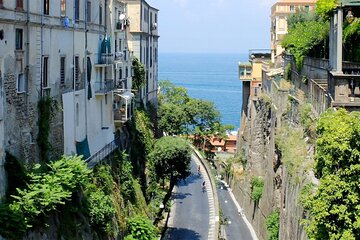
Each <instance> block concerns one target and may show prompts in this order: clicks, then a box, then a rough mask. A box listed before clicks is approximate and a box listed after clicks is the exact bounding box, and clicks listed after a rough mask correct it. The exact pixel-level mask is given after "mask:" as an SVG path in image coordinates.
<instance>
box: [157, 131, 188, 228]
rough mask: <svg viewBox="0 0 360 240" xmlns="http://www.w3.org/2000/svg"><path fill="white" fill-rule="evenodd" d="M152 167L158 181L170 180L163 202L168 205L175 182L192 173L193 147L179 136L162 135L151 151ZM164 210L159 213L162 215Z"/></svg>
mask: <svg viewBox="0 0 360 240" xmlns="http://www.w3.org/2000/svg"><path fill="white" fill-rule="evenodd" d="M150 159H151V168H152V170H153V171H154V172H155V173H156V174H155V176H156V178H157V179H153V181H154V180H155V181H158V180H160V179H163V180H165V179H167V180H169V189H168V191H167V193H166V195H165V197H164V200H163V204H164V205H166V203H167V202H168V200H169V199H170V196H171V192H172V190H173V188H174V186H175V184H176V183H177V182H178V181H179V180H181V179H185V178H186V177H188V176H189V175H190V173H191V172H190V161H191V149H190V147H189V145H188V143H187V142H186V141H185V140H183V139H181V138H178V137H172V136H168V137H162V138H160V139H159V140H158V141H157V142H156V143H155V146H154V149H153V151H152V152H151V153H150ZM161 214H162V210H160V212H159V214H158V218H157V219H156V220H155V223H156V222H157V221H158V219H159V216H161Z"/></svg>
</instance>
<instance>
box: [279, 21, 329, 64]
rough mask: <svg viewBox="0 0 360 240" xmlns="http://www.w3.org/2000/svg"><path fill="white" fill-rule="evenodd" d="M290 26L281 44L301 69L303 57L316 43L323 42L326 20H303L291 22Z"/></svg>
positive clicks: (326, 26) (326, 31) (327, 28)
mask: <svg viewBox="0 0 360 240" xmlns="http://www.w3.org/2000/svg"><path fill="white" fill-rule="evenodd" d="M292 25H293V26H292V28H290V29H289V33H288V34H286V35H285V37H284V40H283V42H282V46H283V47H284V48H285V49H287V50H288V51H289V52H290V53H291V54H293V55H294V57H295V61H296V66H297V68H298V69H301V67H302V64H303V60H304V57H305V56H306V55H307V54H308V53H309V52H310V50H312V49H313V48H314V47H315V46H316V45H318V44H320V43H322V42H324V40H325V39H327V36H328V34H329V23H328V22H327V21H318V20H311V21H304V22H298V23H292Z"/></svg>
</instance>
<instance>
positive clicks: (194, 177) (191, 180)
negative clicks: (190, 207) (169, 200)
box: [177, 173, 201, 187]
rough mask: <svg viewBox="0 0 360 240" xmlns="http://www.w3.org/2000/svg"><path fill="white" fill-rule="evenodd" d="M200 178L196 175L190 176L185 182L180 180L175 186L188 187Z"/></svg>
mask: <svg viewBox="0 0 360 240" xmlns="http://www.w3.org/2000/svg"><path fill="white" fill-rule="evenodd" d="M200 178H201V176H199V175H198V174H193V173H192V174H191V175H190V176H188V177H187V178H186V179H185V180H180V181H179V182H178V183H177V186H179V187H180V186H188V185H190V184H192V183H194V182H196V181H198V180H199V179H200Z"/></svg>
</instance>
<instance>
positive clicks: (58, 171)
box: [0, 157, 90, 238]
mask: <svg viewBox="0 0 360 240" xmlns="http://www.w3.org/2000/svg"><path fill="white" fill-rule="evenodd" d="M47 166H48V168H49V170H48V171H46V172H44V171H41V169H40V165H39V164H37V165H36V166H35V167H34V169H33V171H32V172H31V173H30V174H29V183H28V184H27V187H26V188H25V189H19V188H18V189H17V194H16V195H12V198H13V201H12V202H11V203H10V204H7V205H4V206H3V207H2V212H1V213H0V215H1V216H0V221H3V220H4V221H5V220H6V221H7V222H3V223H2V224H0V225H1V226H5V227H4V228H3V229H1V228H0V233H1V234H2V235H4V236H5V237H8V238H16V237H18V236H16V237H15V236H14V235H13V234H12V233H11V232H10V231H9V228H10V229H11V228H13V227H14V226H18V232H19V233H25V232H26V230H27V229H28V228H31V227H32V225H33V224H34V223H36V222H37V221H39V217H43V216H44V215H46V214H48V213H50V212H51V211H54V210H55V209H56V208H57V207H58V206H59V205H63V204H65V203H66V202H67V201H69V200H70V199H71V196H72V193H73V192H74V191H75V189H79V188H80V186H84V185H85V183H86V181H87V179H88V174H89V173H90V170H88V169H87V166H86V164H84V162H83V161H82V159H81V158H80V157H63V158H62V159H60V160H59V161H56V162H52V163H50V164H48V165H47ZM16 232H17V231H16ZM16 232H15V233H14V234H16Z"/></svg>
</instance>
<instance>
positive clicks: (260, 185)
mask: <svg viewBox="0 0 360 240" xmlns="http://www.w3.org/2000/svg"><path fill="white" fill-rule="evenodd" d="M263 189H264V179H262V178H260V177H255V176H254V177H253V178H252V179H251V199H252V200H253V201H255V202H256V203H258V202H259V200H260V198H261V196H262V192H263Z"/></svg>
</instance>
